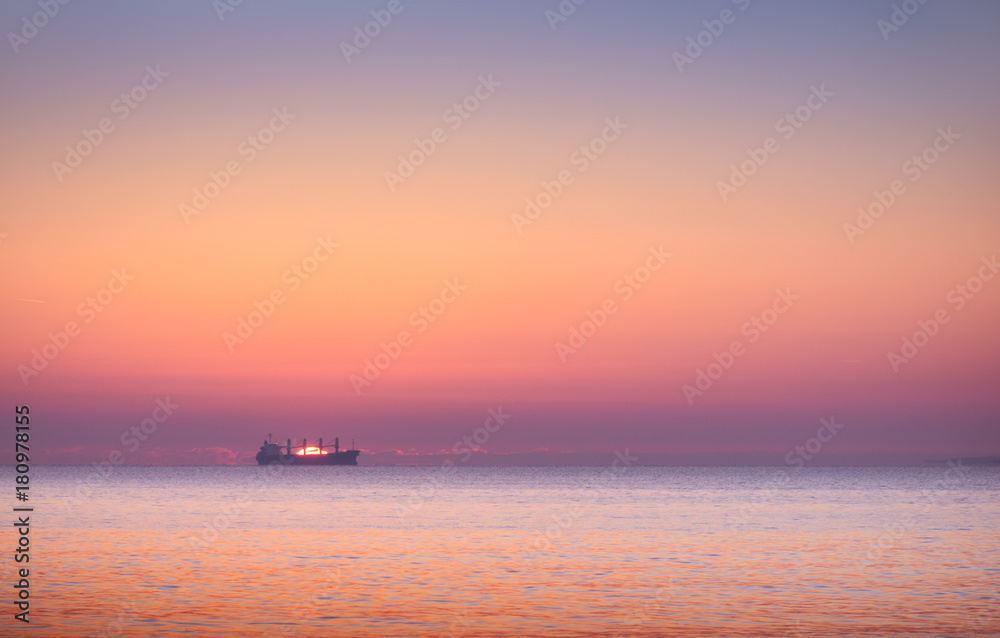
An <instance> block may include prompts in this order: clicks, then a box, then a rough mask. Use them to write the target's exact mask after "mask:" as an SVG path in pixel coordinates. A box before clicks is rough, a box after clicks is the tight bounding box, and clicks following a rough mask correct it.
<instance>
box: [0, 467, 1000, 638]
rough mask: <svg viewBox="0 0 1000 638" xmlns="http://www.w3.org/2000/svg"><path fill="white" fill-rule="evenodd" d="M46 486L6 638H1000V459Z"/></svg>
mask: <svg viewBox="0 0 1000 638" xmlns="http://www.w3.org/2000/svg"><path fill="white" fill-rule="evenodd" d="M31 473H32V475H31V485H30V500H29V501H27V502H20V503H17V504H18V505H20V506H25V505H27V506H30V507H31V508H32V511H31V512H30V513H29V514H30V536H29V538H30V562H29V563H27V565H28V566H29V567H30V572H29V578H28V580H29V583H30V615H29V616H28V618H29V619H30V623H28V624H25V623H22V622H19V621H16V620H14V618H13V614H14V613H16V612H17V609H16V606H15V604H14V603H13V602H10V601H12V600H13V599H14V597H12V594H11V592H16V591H17V589H12V588H11V587H12V586H13V585H14V584H15V583H16V582H17V574H16V573H15V570H16V569H18V568H20V567H23V566H24V565H25V564H23V563H15V562H14V560H13V556H14V554H15V552H14V551H13V550H14V547H15V546H16V545H17V543H18V540H17V539H18V535H17V530H16V529H15V528H14V527H13V526H12V523H14V522H16V520H17V517H16V516H15V514H14V513H13V512H10V513H9V514H8V518H9V521H8V522H7V524H6V525H5V527H6V529H7V532H6V533H4V534H3V535H2V537H0V538H2V543H3V545H4V547H3V553H4V555H5V556H6V561H5V562H6V567H5V569H4V570H3V575H2V579H3V582H4V585H5V587H4V589H5V590H6V591H7V592H8V593H7V598H6V599H5V602H4V604H3V606H4V608H5V612H4V615H5V617H4V618H3V619H2V620H0V635H4V636H53V637H55V636H59V637H68V636H260V637H264V636H268V637H274V638H279V637H301V638H306V637H312V636H317V637H319V636H324V637H327V636H350V637H366V636H372V637H375V636H407V637H410V636H412V637H422V636H435V637H454V638H458V637H462V636H470V637H471V636H539V637H548V636H552V637H556V636H559V637H564V636H565V637H570V636H612V637H613V636H699V637H702V636H703V637H708V636H755V637H760V636H767V637H772V636H774V637H805V636H838V637H839V636H963V637H965V636H969V637H971V636H1000V552H998V550H1000V500H998V498H997V497H998V495H1000V468H997V467H975V466H973V467H969V466H963V465H961V464H956V463H951V464H948V463H942V464H940V465H935V466H927V467H879V468H861V467H795V466H792V467H644V466H641V465H637V464H636V463H635V462H634V459H633V457H629V456H627V455H622V454H618V456H617V458H616V457H613V456H610V455H609V462H608V464H607V465H606V466H602V467H463V466H459V465H451V464H446V465H441V466H422V467H398V466H354V467H285V466H274V467H257V466H253V467H250V466H211V467H192V466H185V467H137V466H111V467H104V468H99V467H94V466H43V467H37V468H36V467H33V468H32V469H31ZM0 474H2V475H3V476H4V477H5V479H6V484H8V485H12V484H13V468H9V467H8V468H2V472H0ZM8 502H11V503H14V502H15V501H14V500H13V498H10V499H9V500H8ZM8 511H9V510H8ZM19 514H20V513H19Z"/></svg>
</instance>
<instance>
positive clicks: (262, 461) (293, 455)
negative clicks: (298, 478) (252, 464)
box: [257, 434, 361, 465]
mask: <svg viewBox="0 0 1000 638" xmlns="http://www.w3.org/2000/svg"><path fill="white" fill-rule="evenodd" d="M351 447H352V448H353V447H354V442H353V441H352V442H351ZM359 454H361V452H360V451H359V450H354V449H351V450H341V449H340V439H339V438H335V439H334V440H333V451H332V452H331V451H330V448H329V447H326V448H324V447H323V439H320V440H319V445H316V446H310V445H309V444H308V443H307V442H306V440H305V439H302V447H300V448H298V449H297V450H295V452H292V440H291V439H288V443H287V444H286V445H285V446H281V445H278V444H277V443H275V442H274V441H272V440H271V435H270V434H268V435H267V440H266V441H264V445H262V446H260V451H259V452H257V464H258V465H269V464H271V463H274V462H278V463H281V464H282V465H357V464H358V455H359Z"/></svg>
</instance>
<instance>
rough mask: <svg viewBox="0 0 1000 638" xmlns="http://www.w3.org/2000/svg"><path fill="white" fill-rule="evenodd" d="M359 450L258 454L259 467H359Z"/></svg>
mask: <svg viewBox="0 0 1000 638" xmlns="http://www.w3.org/2000/svg"><path fill="white" fill-rule="evenodd" d="M359 454H361V452H360V451H358V450H344V451H343V452H330V453H329V454H265V453H264V452H258V453H257V464H258V465H271V464H272V463H280V464H282V465H357V464H358V455H359Z"/></svg>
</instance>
